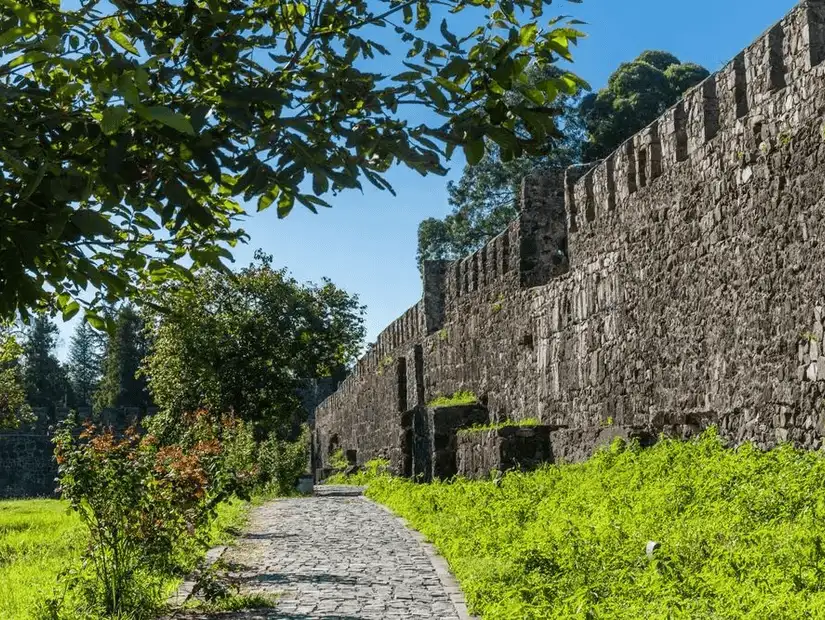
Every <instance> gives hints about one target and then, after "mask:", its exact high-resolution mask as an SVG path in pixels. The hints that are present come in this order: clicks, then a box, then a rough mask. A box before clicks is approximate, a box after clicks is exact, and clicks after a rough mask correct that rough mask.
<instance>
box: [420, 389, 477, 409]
mask: <svg viewBox="0 0 825 620" xmlns="http://www.w3.org/2000/svg"><path fill="white" fill-rule="evenodd" d="M477 402H478V396H476V395H475V394H473V393H472V392H468V391H463V390H462V391H458V392H456V393H455V394H453V395H452V396H439V397H437V398H434V399H433V400H431V401H430V402H429V404H428V406H429V407H457V406H459V405H473V404H475V403H477Z"/></svg>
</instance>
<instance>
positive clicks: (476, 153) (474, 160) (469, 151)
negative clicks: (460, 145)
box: [464, 140, 484, 166]
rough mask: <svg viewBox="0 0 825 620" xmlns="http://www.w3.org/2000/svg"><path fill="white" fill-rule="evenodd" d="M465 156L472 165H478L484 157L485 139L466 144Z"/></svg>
mask: <svg viewBox="0 0 825 620" xmlns="http://www.w3.org/2000/svg"><path fill="white" fill-rule="evenodd" d="M464 156H465V157H466V158H467V163H468V164H470V165H471V166H475V165H477V164H478V163H479V162H480V161H481V160H482V158H483V157H484V140H474V141H473V142H470V143H469V144H465V145H464Z"/></svg>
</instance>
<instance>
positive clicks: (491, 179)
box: [417, 67, 584, 267]
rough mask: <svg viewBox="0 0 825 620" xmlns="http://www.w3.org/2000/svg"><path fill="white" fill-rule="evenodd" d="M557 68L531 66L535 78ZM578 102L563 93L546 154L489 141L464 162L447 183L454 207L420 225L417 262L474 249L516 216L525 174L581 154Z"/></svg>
mask: <svg viewBox="0 0 825 620" xmlns="http://www.w3.org/2000/svg"><path fill="white" fill-rule="evenodd" d="M558 74H559V70H558V69H557V68H555V67H550V68H545V69H538V68H536V67H531V68H529V69H528V70H527V75H528V77H529V79H530V81H531V83H534V84H540V83H542V82H543V81H544V80H545V79H546V78H547V77H548V76H551V77H552V76H554V75H558ZM509 96H510V99H511V101H513V102H516V101H519V102H521V103H522V104H524V105H528V106H529V105H531V104H530V102H529V101H527V102H525V101H524V98H523V96H522V95H520V94H519V93H510V95H509ZM578 102H579V99H578V97H577V96H571V95H564V96H561V97H559V99H558V100H557V112H556V114H555V115H554V118H553V119H552V120H553V122H554V124H555V125H554V128H553V129H552V131H549V132H548V136H547V139H546V144H545V152H544V153H543V154H542V155H523V156H521V157H517V158H508V157H506V156H505V157H503V156H502V155H503V153H502V151H501V149H500V148H499V147H498V146H497V145H496V144H495V143H490V144H488V149H487V152H486V153H485V155H484V157H483V158H482V159H481V161H480V162H478V163H477V164H475V165H468V166H466V167H465V168H464V172H463V173H462V176H461V178H460V179H459V180H458V182H455V183H454V182H452V181H450V182H449V183H448V184H447V191H448V193H449V204H450V207H451V212H450V213H449V214H448V215H447V216H446V217H445V218H443V219H438V218H429V219H426V220H424V221H423V222H421V224H420V225H419V227H418V255H417V259H418V264H419V267H420V266H421V264H422V263H423V261H425V260H445V259H446V260H454V259H457V258H461V257H462V256H466V255H467V254H470V253H472V252H474V251H476V250H477V249H479V248H480V247H482V246H483V245H484V244H485V243H487V242H488V241H489V240H490V239H492V238H493V237H495V236H496V235H497V234H499V233H500V232H501V231H502V230H504V229H505V228H506V227H507V224H508V223H510V222H511V221H512V220H513V219H515V217H516V215H517V214H518V193H519V189H520V186H521V180H522V179H523V178H524V177H525V176H526V175H527V174H529V173H530V172H532V171H533V170H535V169H537V168H543V169H551V170H563V169H565V168H567V167H568V166H570V165H572V164H574V163H577V162H578V161H579V160H580V154H581V145H582V140H583V137H584V134H583V128H582V126H581V117H580V115H579V109H578ZM519 129H520V127H517V131H518V130H519Z"/></svg>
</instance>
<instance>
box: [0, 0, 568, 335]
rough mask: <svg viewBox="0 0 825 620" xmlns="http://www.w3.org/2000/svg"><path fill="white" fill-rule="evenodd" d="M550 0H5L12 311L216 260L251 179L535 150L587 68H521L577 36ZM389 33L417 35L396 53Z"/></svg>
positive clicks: (1, 44) (294, 179) (318, 188)
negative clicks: (558, 103) (396, 65)
mask: <svg viewBox="0 0 825 620" xmlns="http://www.w3.org/2000/svg"><path fill="white" fill-rule="evenodd" d="M576 1H577V0H576ZM550 4H551V0H500V1H495V0H469V1H468V0H410V1H404V0H369V1H368V0H307V1H298V0H291V1H282V0H277V1H276V0H203V1H201V0H185V1H180V2H171V1H168V0H161V1H157V0H151V1H150V0H109V1H106V2H104V1H103V0H80V2H79V6H78V8H71V9H70V8H64V7H63V6H62V5H61V3H60V2H59V0H21V1H17V0H0V105H2V109H3V114H2V116H0V135H2V136H3V138H2V141H0V145H2V146H0V289H2V290H3V296H2V298H0V317H12V316H14V315H15V314H16V313H20V314H23V315H24V316H25V315H26V314H27V313H28V311H29V309H30V308H32V307H35V306H43V305H46V304H54V305H56V306H57V307H58V309H60V310H61V311H62V312H63V314H64V316H65V317H71V316H73V315H74V314H75V313H77V312H78V311H79V310H80V308H81V305H86V306H87V308H88V309H90V310H91V312H90V313H89V316H90V320H91V321H92V323H93V325H96V326H99V325H102V320H101V318H100V317H99V316H98V315H97V314H95V312H94V309H95V308H97V307H98V305H99V304H100V303H102V302H103V301H104V300H108V301H115V300H117V299H123V298H124V297H130V296H134V295H135V293H137V292H138V291H140V290H142V289H146V288H147V285H155V284H158V283H161V282H163V281H166V280H169V279H170V278H175V277H179V276H186V275H188V274H189V271H188V270H187V269H185V268H184V267H182V266H181V262H180V261H181V259H184V258H189V259H191V261H192V263H191V264H192V266H193V267H195V268H197V267H199V266H203V265H209V266H213V267H216V268H219V269H220V268H222V262H221V260H222V259H229V258H230V257H231V256H230V251H229V250H228V249H227V247H226V245H227V244H228V245H229V246H232V245H234V244H235V243H237V242H238V241H239V240H242V239H244V238H245V235H244V233H243V231H242V230H240V229H239V228H238V226H237V224H238V220H239V218H241V216H242V215H243V208H242V207H241V200H242V199H243V200H245V201H255V202H256V203H257V208H258V210H262V209H266V208H269V207H270V206H273V205H274V206H275V207H276V208H277V210H278V214H279V215H280V216H285V215H287V214H288V213H289V212H290V210H291V209H292V208H293V206H294V204H296V203H299V204H302V205H304V206H305V207H307V208H309V209H312V210H315V209H316V208H317V207H318V206H328V202H326V200H325V199H324V198H323V197H322V196H324V195H326V194H327V193H329V192H332V193H335V192H337V191H340V190H343V189H350V188H359V187H361V183H362V179H366V180H367V181H369V182H370V183H372V184H374V185H376V186H378V187H379V188H382V189H391V188H390V186H389V184H388V183H387V182H386V180H384V178H383V173H384V172H385V171H386V170H387V169H388V168H389V167H390V166H391V165H392V164H395V163H400V164H404V165H407V166H409V167H411V168H413V169H415V170H417V171H419V172H420V173H422V174H427V173H436V174H442V173H444V171H445V169H444V167H443V161H444V158H445V157H449V155H450V154H451V153H452V151H453V149H454V148H456V147H459V146H460V147H462V148H463V149H464V151H465V153H466V154H467V157H468V159H469V160H470V161H471V162H473V163H475V162H478V161H480V160H481V158H482V157H483V155H484V150H485V138H491V139H492V140H493V141H494V142H495V143H496V144H498V145H499V146H500V148H501V149H502V153H503V154H504V155H505V156H506V157H515V156H520V155H523V154H532V155H535V154H538V153H540V152H541V150H542V149H543V148H544V146H545V144H546V140H545V138H546V135H547V133H548V131H551V130H552V128H553V125H554V122H553V115H554V113H555V109H554V108H553V106H552V104H553V102H554V100H555V99H556V97H557V96H558V94H559V93H565V92H572V91H574V90H576V89H577V88H578V86H579V84H580V80H579V79H578V78H577V77H575V76H574V75H572V74H570V73H564V72H560V73H559V74H558V75H557V76H552V77H548V79H546V80H544V81H543V82H541V83H539V84H534V83H531V82H530V81H529V80H528V79H527V77H526V75H525V69H526V68H527V67H528V65H530V64H535V65H538V66H547V65H551V64H553V63H555V62H556V61H557V60H558V59H559V58H564V59H570V58H571V54H570V47H571V44H572V43H575V42H576V40H577V39H578V37H579V36H581V33H580V32H578V31H577V30H575V29H574V28H573V26H574V25H575V24H573V23H569V22H567V23H563V22H562V21H561V20H560V19H559V18H549V19H547V18H544V17H543V16H544V14H545V11H546V10H547V7H548V6H549V5H550ZM434 12H437V13H438V15H439V16H440V15H442V14H443V15H444V16H445V17H444V19H443V21H442V22H441V23H440V26H439V25H438V22H437V21H436V23H435V24H432V25H433V26H435V27H433V28H430V27H429V26H430V25H431V22H432V21H433V20H434V19H436V20H437V18H434V16H433V13H434ZM459 20H460V22H459ZM482 20H483V22H484V23H483V25H482V26H480V27H478V28H474V29H471V30H470V29H469V28H468V29H467V31H465V32H453V31H452V30H455V29H456V26H457V25H458V24H459V23H461V24H475V23H478V22H479V21H482ZM451 29H452V30H451ZM379 34H380V35H381V37H379ZM387 35H389V37H390V38H395V39H398V40H399V41H400V44H402V45H406V46H407V49H408V53H407V55H406V59H405V60H404V61H403V62H404V66H403V69H402V70H401V72H400V73H398V74H395V75H391V74H389V73H381V72H380V71H381V70H384V71H386V66H387V61H384V60H381V57H384V56H389V55H390V54H391V52H390V50H389V49H387V48H386V47H385V46H384V45H383V44H382V43H381V42H380V41H379V39H381V40H384V41H385V42H386V39H387ZM397 54H398V53H397V50H394V53H393V54H392V55H393V56H397ZM402 55H403V54H402ZM373 69H377V70H373ZM512 91H517V92H519V93H522V94H523V96H524V98H525V99H526V100H529V101H530V102H532V104H533V105H532V107H528V106H525V105H523V104H521V103H519V102H517V101H516V102H513V101H512V100H511V99H510V98H508V97H507V93H508V92H512ZM410 106H417V107H418V108H419V109H420V108H425V109H426V110H428V111H429V112H430V113H428V114H424V115H421V114H417V115H416V117H417V118H436V119H438V120H437V121H435V122H431V123H429V124H428V123H426V122H424V123H421V124H413V123H410V122H408V121H407V120H405V119H407V118H409V115H407V114H406V113H405V110H406V109H407V108H409V107H410ZM419 111H420V110H419ZM439 117H441V118H440V119H439ZM517 124H518V125H519V126H522V127H523V128H524V129H525V130H526V134H522V133H520V132H517V131H516V125H517ZM87 287H91V288H92V289H93V290H95V291H96V293H95V295H94V296H92V295H88V296H87V295H85V294H84V292H85V291H86V290H87Z"/></svg>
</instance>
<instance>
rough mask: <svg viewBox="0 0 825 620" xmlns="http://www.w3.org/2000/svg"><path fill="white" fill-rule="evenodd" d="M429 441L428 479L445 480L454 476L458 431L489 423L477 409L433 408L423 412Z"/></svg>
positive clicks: (483, 410) (478, 406)
mask: <svg viewBox="0 0 825 620" xmlns="http://www.w3.org/2000/svg"><path fill="white" fill-rule="evenodd" d="M427 414H428V415H427V417H428V418H429V421H430V430H431V433H430V437H431V438H432V467H433V468H432V477H433V478H441V479H447V478H452V477H453V476H455V475H456V474H457V473H458V463H457V452H458V437H457V433H458V431H459V430H460V429H463V428H468V427H470V426H473V425H476V424H486V423H487V422H488V420H489V418H488V413H487V409H485V408H484V407H483V406H481V405H460V406H456V407H433V408H429V409H428V410H427Z"/></svg>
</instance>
